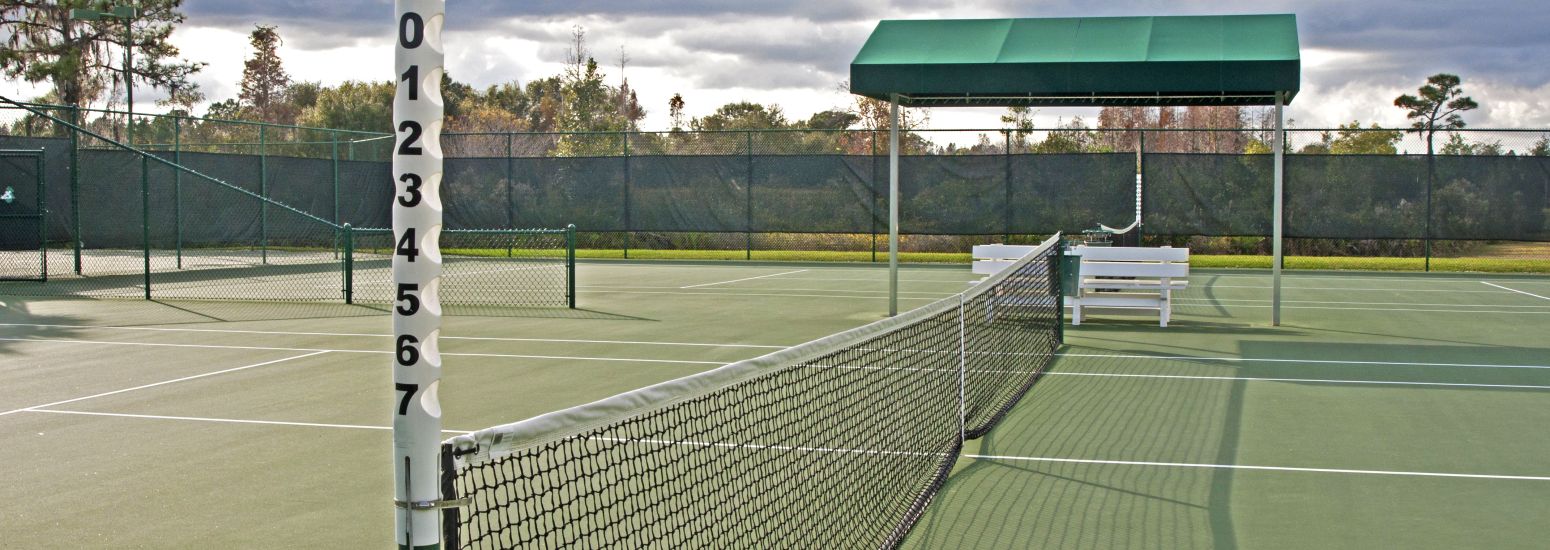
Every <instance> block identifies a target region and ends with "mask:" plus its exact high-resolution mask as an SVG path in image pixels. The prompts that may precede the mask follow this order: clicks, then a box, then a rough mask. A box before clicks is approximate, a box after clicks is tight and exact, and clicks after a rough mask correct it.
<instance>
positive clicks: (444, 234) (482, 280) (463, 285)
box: [351, 226, 576, 313]
mask: <svg viewBox="0 0 1550 550" xmlns="http://www.w3.org/2000/svg"><path fill="white" fill-rule="evenodd" d="M354 233H355V235H354V255H353V262H352V269H351V272H352V273H351V275H352V279H353V280H352V281H351V283H352V285H351V288H352V289H353V292H354V296H353V298H354V301H356V302H363V303H389V302H392V301H393V299H394V296H395V292H394V289H395V288H397V287H396V286H395V285H394V284H393V250H394V240H393V232H392V230H389V229H356V230H354ZM439 243H440V252H441V261H442V268H441V269H442V270H441V289H440V298H441V304H442V305H443V306H449V307H450V308H451V309H449V310H448V312H449V313H458V312H459V309H460V308H462V309H468V308H477V307H481V306H489V307H572V308H574V307H576V287H575V281H576V228H575V226H570V227H568V228H565V229H444V230H442V231H441V233H440V239H439Z"/></svg>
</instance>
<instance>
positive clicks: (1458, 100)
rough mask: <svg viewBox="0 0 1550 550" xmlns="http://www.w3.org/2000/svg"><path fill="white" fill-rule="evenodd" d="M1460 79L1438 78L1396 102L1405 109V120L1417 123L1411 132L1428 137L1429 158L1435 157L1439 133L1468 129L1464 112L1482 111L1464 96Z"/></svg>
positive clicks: (1441, 75)
mask: <svg viewBox="0 0 1550 550" xmlns="http://www.w3.org/2000/svg"><path fill="white" fill-rule="evenodd" d="M1459 82H1460V79H1459V77H1458V76H1457V75H1451V74H1447V73H1438V74H1434V75H1432V76H1431V77H1429V78H1427V79H1426V85H1424V86H1421V88H1420V89H1419V90H1417V92H1419V93H1420V96H1413V95H1410V94H1405V95H1401V96H1399V97H1396V98H1394V106H1395V107H1399V108H1401V109H1405V110H1406V111H1407V112H1406V113H1405V118H1408V119H1410V120H1412V121H1414V122H1412V123H1411V124H1410V128H1411V129H1412V130H1414V131H1416V132H1419V133H1422V134H1425V135H1426V154H1427V155H1428V156H1430V155H1432V154H1433V153H1432V142H1433V139H1434V138H1435V137H1436V135H1437V132H1440V131H1444V130H1457V129H1460V128H1463V127H1464V116H1463V113H1464V111H1469V110H1473V109H1476V108H1478V107H1480V104H1478V103H1475V100H1473V99H1470V98H1469V97H1468V96H1465V95H1463V94H1464V90H1463V89H1461V88H1459Z"/></svg>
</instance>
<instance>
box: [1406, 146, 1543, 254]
mask: <svg viewBox="0 0 1550 550" xmlns="http://www.w3.org/2000/svg"><path fill="white" fill-rule="evenodd" d="M1436 162H1437V165H1436V176H1435V179H1434V180H1433V189H1432V235H1431V236H1432V237H1434V238H1439V239H1503V240H1547V239H1550V221H1547V220H1550V158H1547V157H1517V156H1446V155H1444V156H1438V157H1437V159H1436Z"/></svg>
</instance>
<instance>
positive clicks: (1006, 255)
mask: <svg viewBox="0 0 1550 550" xmlns="http://www.w3.org/2000/svg"><path fill="white" fill-rule="evenodd" d="M1035 248H1038V247H1037V246H1028V245H1020V244H977V245H974V254H973V255H974V259H976V260H1019V259H1022V257H1023V256H1027V255H1028V253H1029V252H1033V249H1035Z"/></svg>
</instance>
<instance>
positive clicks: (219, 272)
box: [0, 106, 574, 312]
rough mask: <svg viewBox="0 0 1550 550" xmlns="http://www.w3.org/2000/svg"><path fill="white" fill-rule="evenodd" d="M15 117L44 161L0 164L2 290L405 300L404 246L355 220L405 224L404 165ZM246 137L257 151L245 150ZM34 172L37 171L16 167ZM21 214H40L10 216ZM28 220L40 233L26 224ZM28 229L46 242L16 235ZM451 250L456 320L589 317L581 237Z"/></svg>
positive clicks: (325, 147)
mask: <svg viewBox="0 0 1550 550" xmlns="http://www.w3.org/2000/svg"><path fill="white" fill-rule="evenodd" d="M10 107H11V108H0V150H12V149H15V150H25V151H27V152H30V153H29V154H35V155H36V156H35V157H33V156H25V157H22V156H18V157H16V158H15V159H13V158H11V157H6V156H4V155H3V154H0V169H3V170H4V171H3V172H0V193H3V191H4V189H5V188H11V189H12V191H11V195H12V196H13V200H12V201H10V203H7V202H5V201H4V200H3V199H0V224H5V225H6V229H7V230H6V231H5V232H4V233H5V235H6V236H5V237H4V238H3V239H0V248H3V249H0V279H5V280H8V281H14V282H7V283H6V285H5V286H4V287H0V292H3V293H6V294H12V295H76V296H93V297H132V298H145V299H179V300H223V301H231V300H235V301H304V302H344V303H368V304H379V305H385V304H388V303H391V302H392V301H393V299H394V295H393V294H392V293H391V289H389V288H387V287H388V286H389V285H388V283H387V282H385V281H386V280H387V278H388V275H387V274H388V273H389V269H388V267H387V261H388V258H389V256H387V255H385V253H384V252H383V251H384V250H391V247H390V246H388V247H384V246H383V245H382V244H381V243H380V242H378V241H384V240H386V241H391V238H390V236H389V235H388V231H387V230H369V229H362V230H354V229H352V227H351V221H350V220H354V221H355V225H357V226H358V225H374V226H378V227H386V226H388V225H390V221H391V220H390V217H389V210H390V205H389V201H390V200H391V195H392V183H391V182H392V180H391V177H390V168H391V167H390V165H389V164H388V163H387V162H386V161H381V160H350V159H348V158H340V157H339V156H337V155H336V154H335V151H337V150H339V147H338V144H337V143H335V142H333V141H330V142H327V143H326V144H325V143H320V142H318V141H316V140H314V137H315V136H317V135H318V134H328V135H330V136H332V135H334V134H335V133H336V132H334V131H331V130H317V129H310V128H295V127H277V126H272V125H258V124H246V123H241V124H239V123H230V124H228V123H225V122H221V121H195V120H193V119H183V118H178V117H158V116H145V117H140V116H137V117H136V120H135V124H134V130H135V132H134V134H133V135H130V134H129V133H128V132H127V128H125V127H123V126H122V119H123V117H122V116H118V117H117V118H119V119H120V120H119V121H118V122H115V121H114V120H113V119H114V114H113V113H105V114H103V116H100V117H97V118H86V116H85V115H89V114H90V112H89V111H86V110H84V109H83V110H80V111H77V110H74V109H69V108H58V107H46V106H45V107H38V106H28V107H27V108H21V107H20V106H10ZM39 120H43V121H48V124H41V123H39V122H38V121H39ZM72 125H74V126H75V128H79V129H78V130H77V129H74V128H72ZM212 126H213V127H217V129H218V130H219V131H216V130H210V129H209V128H210V127H212ZM153 128H162V129H166V128H170V129H171V131H172V132H173V134H171V137H172V138H173V139H172V141H171V142H170V144H168V143H160V142H156V141H155V140H156V139H158V138H159V137H164V136H157V135H156V134H155V133H154V132H152V131H150V129H153ZM184 128H187V129H188V130H187V133H182V132H184V130H183V129H184ZM243 132H249V133H253V134H256V137H257V138H258V140H257V141H256V142H247V141H243V140H245V139H247V137H248V136H246V135H245V134H243ZM114 133H117V134H118V137H117V138H114V137H113V136H112V135H111V134H114ZM217 134H218V135H222V136H225V137H226V138H229V139H228V140H227V141H225V142H222V143H205V144H203V145H197V146H188V147H185V146H184V144H183V142H182V139H181V137H182V136H204V137H209V136H212V135H217ZM309 136H311V137H309ZM130 139H133V141H132V143H133V144H134V145H133V146H130V145H129V144H128V143H125V141H127V140H130ZM280 139H292V140H293V141H276V140H280ZM142 140H145V141H142ZM168 145H170V146H168ZM230 151H238V152H235V153H234V152H230ZM23 158H24V159H25V160H26V161H27V162H29V163H31V162H34V160H36V164H35V166H36V168H33V166H34V165H33V164H28V165H27V167H22V166H21V164H19V163H18V162H16V159H23ZM16 198H19V199H21V200H20V201H17V200H14V199H16ZM38 198H42V199H44V201H43V202H39V201H38V200H37V199H38ZM18 202H19V203H21V204H26V205H28V206H27V209H26V210H24V209H23V208H22V207H21V206H16V207H14V208H13V207H11V206H10V204H11V203H18ZM12 214H15V216H14V220H15V221H12V220H13V217H12ZM29 214H35V216H33V217H35V218H36V220H34V221H27V220H30V219H31V218H25V216H26V215H29ZM29 223H30V224H32V225H29V226H28V228H29V231H28V233H27V234H28V235H33V236H32V237H27V238H22V237H19V236H15V232H14V231H11V229H14V228H13V227H11V226H17V228H20V226H22V225H25V224H29ZM561 226H562V227H563V224H561ZM442 238H443V239H444V240H445V241H446V243H445V245H444V246H446V247H447V251H446V254H445V256H444V260H446V261H447V275H448V276H449V278H448V279H447V283H446V284H445V285H444V286H445V288H443V289H440V291H441V292H442V294H443V296H444V298H443V302H444V303H445V304H447V305H448V306H449V311H452V312H455V311H457V310H458V308H463V307H468V308H480V309H482V310H489V309H490V308H493V307H497V306H499V307H529V306H561V307H564V306H571V307H574V298H573V297H574V289H573V287H572V286H571V285H572V281H571V276H572V273H573V269H572V268H571V267H569V266H573V262H574V260H573V256H571V255H570V253H569V247H570V246H571V244H572V243H574V237H573V236H572V232H570V231H567V230H564V229H558V230H524V231H518V230H499V231H483V232H458V231H447V232H444V233H443V234H442ZM13 241H14V242H13ZM357 251H358V252H357ZM475 259H477V261H476V260H475ZM13 273H14V274H16V275H15V276H13ZM27 273H32V275H31V276H27V275H26V274H27ZM358 284H359V285H362V286H361V287H360V288H357V285H358Z"/></svg>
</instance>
